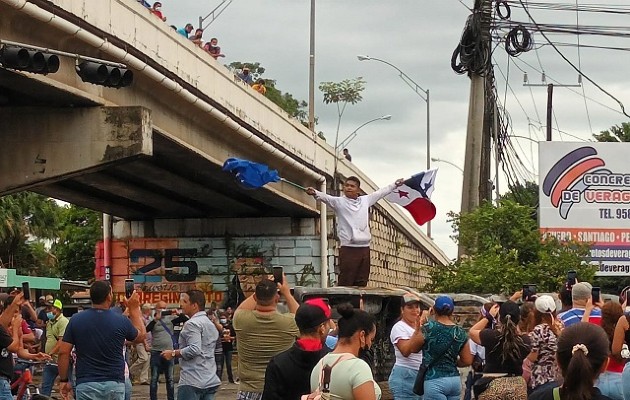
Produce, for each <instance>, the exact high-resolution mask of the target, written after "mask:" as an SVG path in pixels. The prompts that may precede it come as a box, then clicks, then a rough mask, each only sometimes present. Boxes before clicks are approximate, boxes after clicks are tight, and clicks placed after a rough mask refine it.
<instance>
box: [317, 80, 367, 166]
mask: <svg viewBox="0 0 630 400" xmlns="http://www.w3.org/2000/svg"><path fill="white" fill-rule="evenodd" d="M319 90H321V91H322V93H323V94H324V104H331V103H333V104H335V105H336V106H337V116H338V118H337V132H336V133H335V147H337V142H338V141H339V127H340V126H341V117H343V113H344V112H345V111H346V106H347V105H348V104H356V103H358V102H360V101H361V100H363V96H362V95H361V93H362V92H363V91H364V90H365V81H364V80H363V78H362V77H358V78H355V79H345V80H343V81H341V82H322V83H320V84H319ZM336 162H337V161H336V159H335V173H336V172H337V171H336V169H337V164H336Z"/></svg>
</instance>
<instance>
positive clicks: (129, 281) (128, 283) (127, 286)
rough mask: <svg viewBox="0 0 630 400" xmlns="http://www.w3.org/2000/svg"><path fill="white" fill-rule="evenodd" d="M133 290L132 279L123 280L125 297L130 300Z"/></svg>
mask: <svg viewBox="0 0 630 400" xmlns="http://www.w3.org/2000/svg"><path fill="white" fill-rule="evenodd" d="M134 290H135V287H134V283H133V279H125V297H126V298H130V297H131V295H132V294H133V291H134Z"/></svg>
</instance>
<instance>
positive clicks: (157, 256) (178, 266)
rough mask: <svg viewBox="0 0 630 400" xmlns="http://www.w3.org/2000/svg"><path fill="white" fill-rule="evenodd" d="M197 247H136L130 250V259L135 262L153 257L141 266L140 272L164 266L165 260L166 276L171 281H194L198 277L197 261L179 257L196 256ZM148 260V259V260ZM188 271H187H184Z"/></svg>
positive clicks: (138, 270) (144, 272)
mask: <svg viewBox="0 0 630 400" xmlns="http://www.w3.org/2000/svg"><path fill="white" fill-rule="evenodd" d="M196 255H197V249H165V250H164V251H162V250H158V249H134V250H131V251H130V252H129V259H130V261H131V262H133V263H137V262H139V261H140V258H145V259H153V261H152V262H150V263H148V264H145V265H143V266H142V267H139V268H138V269H137V270H136V273H138V274H146V273H148V272H150V271H153V270H155V269H158V268H161V267H162V262H164V278H165V279H166V280H167V281H169V282H192V281H194V280H195V279H197V275H198V273H199V268H198V266H197V262H196V261H181V260H179V258H183V257H195V256H196ZM147 261H148V260H147ZM184 271H186V272H184Z"/></svg>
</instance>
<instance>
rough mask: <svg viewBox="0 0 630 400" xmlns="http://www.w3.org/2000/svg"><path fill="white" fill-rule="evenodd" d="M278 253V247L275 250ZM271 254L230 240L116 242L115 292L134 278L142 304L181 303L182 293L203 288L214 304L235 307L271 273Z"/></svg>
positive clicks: (100, 275) (100, 274) (99, 266)
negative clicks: (268, 254)
mask: <svg viewBox="0 0 630 400" xmlns="http://www.w3.org/2000/svg"><path fill="white" fill-rule="evenodd" d="M102 246H103V244H102V243H99V244H98V247H97V251H96V259H97V260H96V272H95V274H96V278H97V279H104V278H106V271H105V267H104V260H103V251H102ZM269 250H270V251H271V252H272V253H273V249H269ZM265 253H266V251H261V250H260V249H259V248H258V247H256V246H252V245H248V244H246V243H245V241H243V242H239V244H235V243H233V242H232V241H231V240H225V239H224V238H196V239H186V238H182V239H177V238H175V239H157V238H146V239H130V240H114V241H112V251H111V254H112V260H111V267H110V268H109V270H108V271H107V274H108V275H109V276H110V277H111V279H110V280H111V282H112V287H113V289H114V292H115V293H123V292H124V280H125V279H127V278H133V280H134V282H135V284H136V288H137V289H139V290H140V291H141V292H142V301H143V302H147V303H155V302H156V301H158V300H160V299H161V300H165V301H166V302H167V303H169V304H176V303H178V302H179V295H180V293H183V292H185V291H187V290H191V289H198V290H201V291H203V292H204V293H206V297H207V300H208V301H209V302H216V303H217V304H226V303H228V304H230V305H235V304H238V303H239V302H240V301H242V300H243V299H244V298H245V297H247V296H248V295H250V294H252V293H253V292H254V289H255V287H256V284H257V283H258V282H260V280H261V279H262V278H263V277H264V276H268V274H269V272H270V263H269V261H270V257H265V256H264V254H265Z"/></svg>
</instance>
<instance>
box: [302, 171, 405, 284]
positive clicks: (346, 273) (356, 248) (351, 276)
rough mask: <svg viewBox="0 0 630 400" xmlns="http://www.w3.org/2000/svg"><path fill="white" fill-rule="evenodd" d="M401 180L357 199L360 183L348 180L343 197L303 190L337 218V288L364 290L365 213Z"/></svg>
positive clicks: (367, 263) (366, 259)
mask: <svg viewBox="0 0 630 400" xmlns="http://www.w3.org/2000/svg"><path fill="white" fill-rule="evenodd" d="M403 182H404V181H403V179H398V180H397V181H396V182H395V183H392V184H391V185H388V186H385V187H383V188H381V189H379V190H377V191H376V192H374V193H370V194H367V195H364V196H359V194H360V192H361V181H360V180H359V178H357V177H356V176H350V177H348V178H347V179H346V181H345V182H344V184H343V196H339V197H337V196H330V195H328V194H326V193H323V192H320V191H318V190H315V188H312V187H308V188H306V193H307V194H309V195H311V196H313V197H315V198H316V199H317V200H320V201H323V202H324V203H326V204H327V205H328V206H329V207H330V208H332V209H333V210H334V211H335V214H336V215H337V236H338V237H339V241H340V242H341V248H340V249H339V277H338V278H337V285H338V286H367V283H368V281H369V279H370V241H371V240H372V234H371V233H370V217H369V210H370V207H372V206H373V205H374V204H376V203H377V202H378V201H379V200H380V199H382V198H383V197H385V196H387V195H388V194H390V193H391V192H392V191H393V190H394V189H396V188H397V187H399V186H401V185H402V184H403Z"/></svg>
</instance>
